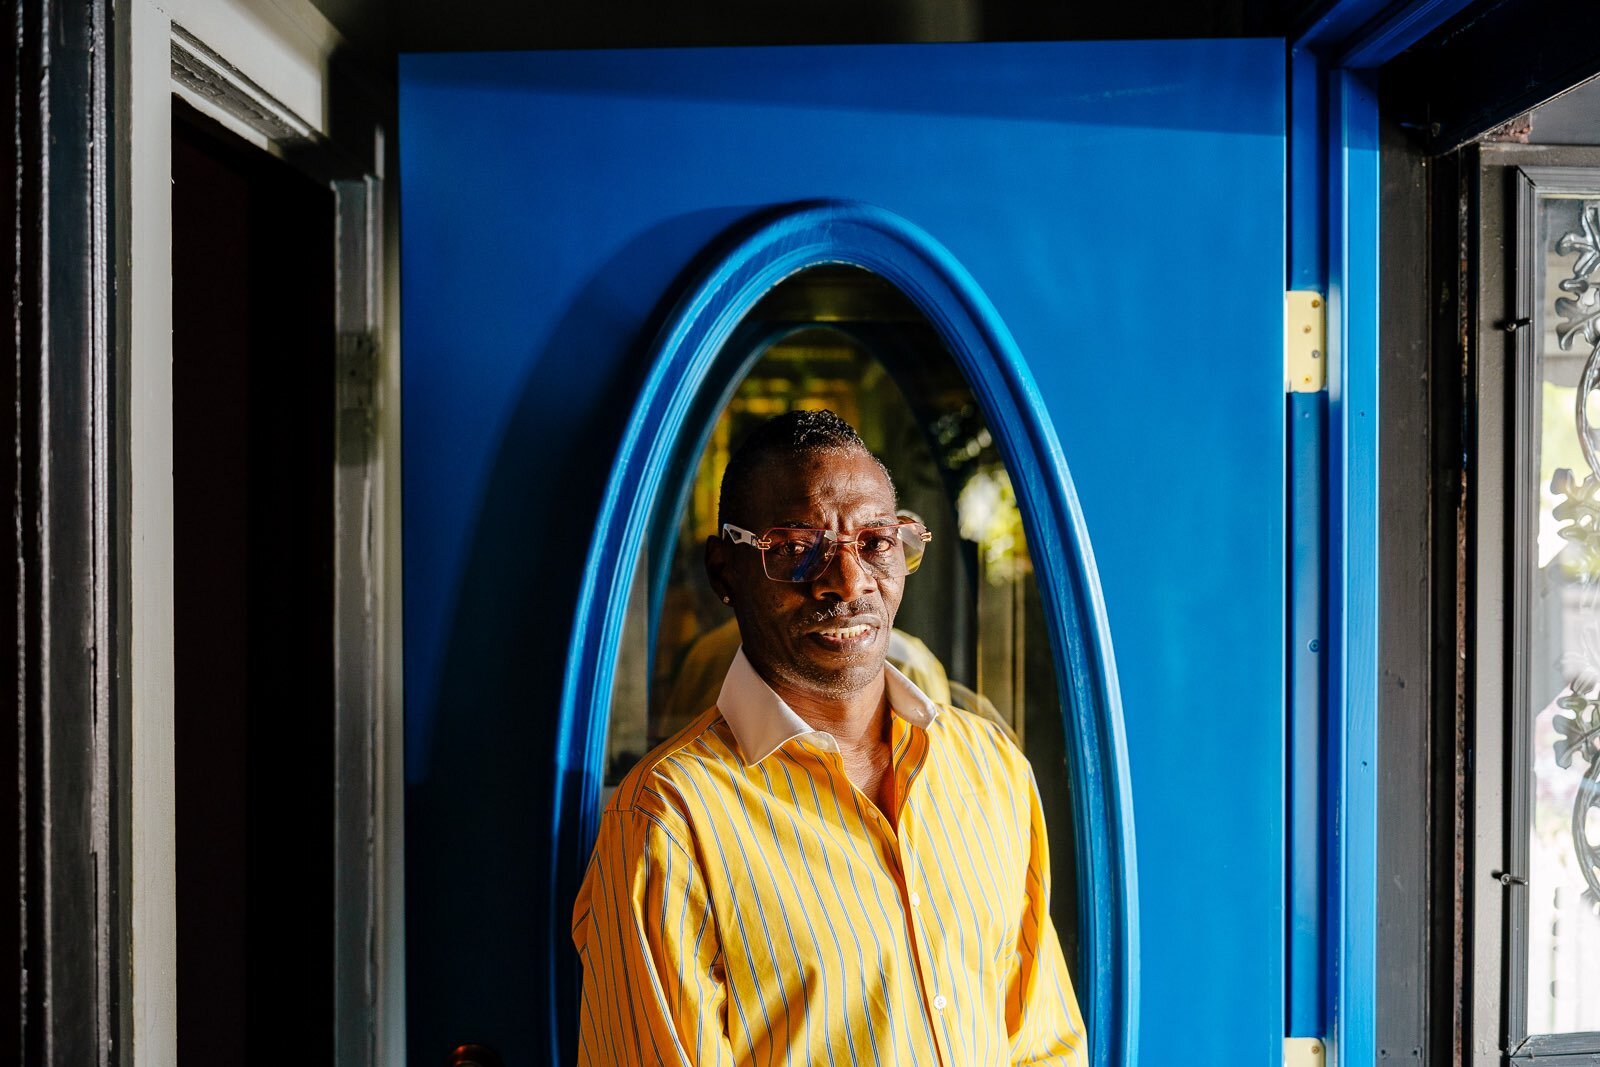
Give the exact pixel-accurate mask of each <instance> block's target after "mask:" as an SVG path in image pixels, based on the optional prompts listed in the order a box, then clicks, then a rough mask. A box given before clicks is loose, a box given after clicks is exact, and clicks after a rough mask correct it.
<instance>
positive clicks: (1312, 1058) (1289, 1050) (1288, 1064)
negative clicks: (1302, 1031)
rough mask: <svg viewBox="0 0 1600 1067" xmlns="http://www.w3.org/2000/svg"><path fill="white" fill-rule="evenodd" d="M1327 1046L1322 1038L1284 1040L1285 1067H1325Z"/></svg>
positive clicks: (1290, 1038)
mask: <svg viewBox="0 0 1600 1067" xmlns="http://www.w3.org/2000/svg"><path fill="white" fill-rule="evenodd" d="M1326 1057H1327V1046H1326V1045H1325V1044H1324V1043H1323V1040H1322V1038H1320V1037H1286V1038H1284V1039H1283V1067H1323V1063H1324V1062H1325V1060H1326Z"/></svg>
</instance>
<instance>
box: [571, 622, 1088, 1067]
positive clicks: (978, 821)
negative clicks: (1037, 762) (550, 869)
mask: <svg viewBox="0 0 1600 1067" xmlns="http://www.w3.org/2000/svg"><path fill="white" fill-rule="evenodd" d="M885 676H886V689H887V691H888V698H889V703H890V707H891V710H892V711H893V715H892V716H891V736H890V744H891V753H892V759H893V770H892V773H893V776H894V798H895V799H894V803H893V807H894V808H895V814H896V818H895V820H894V821H893V823H892V824H891V822H890V820H889V819H887V818H885V817H884V816H883V814H882V813H880V812H879V811H878V809H877V807H876V806H875V805H874V804H873V803H872V802H871V801H870V800H868V799H867V798H866V797H865V796H863V795H862V794H861V792H860V791H859V790H857V789H856V788H855V786H854V785H853V784H852V783H851V782H850V779H849V778H848V777H847V776H846V774H845V771H844V765H843V763H842V761H841V759H840V756H839V751H838V745H837V743H836V742H835V741H834V739H833V737H832V736H831V735H829V734H826V733H822V732H819V731H813V730H811V729H810V728H809V727H808V726H806V725H805V723H804V722H803V721H802V720H800V719H799V717H798V716H797V715H795V713H794V712H793V711H792V710H790V709H789V707H788V706H787V705H786V704H784V703H783V701H782V700H781V699H779V698H778V696H777V694H776V693H773V692H772V690H771V689H770V688H769V687H767V686H766V684H765V683H764V682H762V681H761V679H760V677H759V675H757V674H756V673H755V671H754V669H753V668H751V667H750V665H749V663H748V661H746V660H745V658H744V654H743V652H741V653H740V654H739V655H738V656H737V657H736V658H735V660H734V664H733V666H732V667H731V668H730V669H729V671H728V679H727V681H726V682H725V683H724V686H723V691H722V696H721V698H720V699H719V701H718V706H717V707H714V708H712V709H710V710H709V711H707V712H705V713H704V714H702V715H701V716H699V718H697V719H696V720H695V721H694V722H692V723H690V724H689V726H688V727H686V728H685V729H684V730H683V731H682V732H681V733H679V734H678V735H677V736H676V737H674V738H672V739H671V740H669V741H667V742H666V743H665V744H663V745H662V746H661V747H660V748H658V749H656V750H655V751H654V752H652V753H651V754H650V755H649V756H647V757H646V758H645V759H644V761H643V762H641V763H640V764H639V766H637V767H635V768H634V769H633V771H632V772H630V773H629V774H628V776H627V777H626V778H625V779H624V780H623V782H622V784H621V785H620V786H619V787H618V788H617V790H616V792H615V793H614V794H613V795H612V798H611V801H610V803H609V804H608V805H607V806H606V809H605V811H604V813H603V814H602V815H601V820H600V836H599V840H598V841H597V842H596V844H595V851H594V856H593V858H592V859H591V860H590V864H589V870H588V873H587V874H586V876H585V878H584V883H583V888H582V890H581V891H580V892H579V895H578V900H577V904H576V906H575V908H574V910H573V924H572V938H573V942H574V943H575V944H576V946H577V949H578V953H579V955H580V957H581V958H582V960H583V967H584V984H583V1003H582V1009H581V1011H582V1014H581V1017H580V1021H579V1034H580V1039H579V1041H580V1043H579V1054H578V1062H579V1063H580V1064H607V1065H616V1067H624V1065H633V1064H672V1065H679V1064H683V1065H688V1064H694V1065H701V1064H705V1065H709V1064H719V1065H721V1064H729V1065H741V1067H742V1065H746V1064H748V1065H760V1067H768V1065H773V1064H850V1065H853V1067H867V1065H871V1067H909V1065H914V1064H926V1065H928V1067H989V1065H997V1064H1072V1065H1075V1067H1083V1065H1087V1063H1088V1043H1087V1041H1086V1039H1085V1036H1084V1027H1083V1020H1082V1017H1081V1016H1080V1014H1079V1011H1078V1006H1077V1001H1076V999H1075V997H1074V995H1073V991H1072V986H1071V982H1070V979H1069V978H1068V975H1067V970H1066V965H1065V962H1064V960H1063V959H1062V954H1061V946H1060V943H1059V941H1058V940H1057V939H1056V932H1055V928H1054V926H1053V925H1052V923H1051V921H1050V912H1049V893H1050V888H1049V872H1050V862H1049V856H1048V852H1047V843H1046V838H1045V828H1044V819H1043V814H1042V812H1041V809H1040V804H1039V792H1038V788H1037V786H1036V785H1035V783H1034V780H1033V773H1032V770H1031V769H1030V768H1029V766H1028V762H1027V760H1026V759H1025V758H1024V757H1023V755H1022V753H1021V752H1019V751H1018V750H1017V748H1016V746H1015V745H1013V744H1012V743H1011V742H1010V741H1009V740H1008V739H1006V738H1005V737H1004V736H1003V734H1002V733H1001V731H1000V730H999V729H998V728H997V727H995V726H994V725H993V724H991V723H988V722H985V721H984V720H982V719H979V718H978V717H976V716H973V715H969V714H967V713H965V712H961V711H958V710H956V709H952V708H938V707H936V706H935V705H933V704H932V702H930V701H929V700H928V699H927V698H926V697H925V696H924V695H923V694H922V693H921V691H920V690H918V689H917V688H916V687H915V686H914V685H912V684H911V683H910V682H909V681H907V680H906V679H905V677H904V676H903V675H901V674H900V673H899V672H898V671H895V670H894V668H893V667H886V669H885Z"/></svg>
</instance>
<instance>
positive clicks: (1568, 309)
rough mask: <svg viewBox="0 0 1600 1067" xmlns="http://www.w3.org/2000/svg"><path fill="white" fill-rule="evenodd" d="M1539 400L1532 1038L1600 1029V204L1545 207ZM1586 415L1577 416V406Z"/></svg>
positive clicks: (1531, 669)
mask: <svg viewBox="0 0 1600 1067" xmlns="http://www.w3.org/2000/svg"><path fill="white" fill-rule="evenodd" d="M1537 223H1538V236H1539V241H1540V244H1539V247H1540V248H1542V249H1543V250H1544V254H1543V255H1542V256H1541V257H1540V261H1539V262H1538V263H1537V265H1536V267H1537V271H1536V273H1537V277H1538V285H1537V287H1536V289H1535V293H1536V294H1538V297H1539V300H1538V302H1539V309H1538V316H1537V318H1536V321H1537V322H1538V324H1539V326H1540V329H1539V330H1538V331H1537V333H1536V338H1537V340H1536V343H1535V348H1536V351H1535V357H1536V378H1535V380H1534V381H1535V389H1536V392H1535V394H1534V396H1533V397H1532V405H1533V408H1534V411H1533V420H1532V423H1531V426H1530V429H1531V431H1532V433H1530V434H1529V435H1528V436H1529V437H1533V436H1534V435H1537V436H1536V439H1534V440H1532V441H1529V442H1527V443H1528V444H1530V445H1531V446H1532V447H1531V448H1530V449H1529V451H1528V455H1529V469H1528V470H1526V471H1525V482H1524V484H1531V486H1532V487H1533V490H1534V492H1535V493H1537V499H1535V500H1531V501H1525V502H1523V503H1522V505H1521V506H1523V507H1526V508H1528V509H1529V512H1531V513H1532V515H1533V516H1534V525H1533V528H1532V530H1531V531H1530V532H1531V535H1532V537H1531V540H1532V542H1533V543H1532V545H1528V546H1524V547H1523V550H1522V552H1521V555H1522V557H1523V558H1524V559H1525V560H1526V561H1527V562H1526V564H1525V566H1526V567H1527V568H1528V590H1529V593H1528V600H1529V603H1528V611H1527V618H1528V624H1527V632H1528V654H1527V656H1526V658H1525V662H1524V663H1523V664H1521V665H1519V669H1520V670H1521V671H1522V672H1523V683H1524V685H1525V691H1526V694H1527V696H1526V699H1527V701H1528V703H1527V709H1528V712H1529V715H1528V719H1529V721H1530V723H1531V728H1532V736H1531V737H1530V738H1528V751H1529V752H1530V753H1531V756H1532V762H1533V766H1532V771H1533V774H1532V796H1531V798H1530V824H1529V827H1528V829H1529V847H1528V862H1529V872H1528V919H1529V922H1528V957H1527V966H1528V1032H1529V1033H1534V1034H1538V1033H1570V1032H1574V1031H1594V1030H1600V791H1597V789H1596V783H1597V779H1600V610H1597V608H1600V601H1597V594H1600V525H1597V521H1596V520H1597V517H1600V499H1597V497H1600V477H1597V474H1596V467H1595V463H1596V456H1595V452H1594V444H1595V443H1596V441H1595V435H1594V433H1593V430H1592V427H1594V426H1596V425H1597V424H1600V402H1597V400H1596V397H1595V396H1594V393H1593V390H1594V386H1595V385H1596V380H1595V377H1596V375H1597V373H1600V330H1597V327H1596V321H1597V318H1600V290H1597V289H1596V288H1595V283H1596V282H1600V277H1596V276H1595V272H1596V269H1597V267H1600V248H1597V247H1596V236H1597V234H1600V200H1596V199H1588V200H1585V199H1580V198H1575V197H1571V196H1559V195H1543V196H1541V197H1540V199H1539V200H1538V203H1537ZM1580 405H1581V406H1580Z"/></svg>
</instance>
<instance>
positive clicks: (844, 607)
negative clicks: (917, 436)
mask: <svg viewBox="0 0 1600 1067" xmlns="http://www.w3.org/2000/svg"><path fill="white" fill-rule="evenodd" d="M895 521H896V517H895V493H894V484H893V483H892V482H891V481H890V480H889V472H888V471H887V470H886V469H885V468H884V466H883V464H882V463H881V462H880V461H879V460H878V458H877V457H876V456H874V455H873V454H872V453H871V452H870V451H869V450H868V449H867V446H866V445H865V444H864V443H862V440H861V437H860V436H859V435H858V434H857V433H856V431H855V430H854V429H852V428H851V426H850V424H849V423H847V422H845V421H844V420H843V419H841V418H839V416H837V415H835V414H834V413H833V412H831V411H790V412H787V413H785V414H783V415H779V416H777V417H776V418H773V419H771V420H769V421H768V422H766V423H764V424H763V425H762V426H760V427H759V428H757V430H756V431H755V432H754V433H753V434H751V435H750V437H749V438H748V439H747V440H746V441H745V442H744V444H743V445H741V446H740V447H739V449H738V450H737V451H736V452H735V453H734V455H733V456H732V457H731V458H730V459H729V461H728V467H727V470H726V471H725V472H724V473H723V476H722V500H721V504H720V506H719V507H718V509H717V523H718V528H719V530H720V528H721V527H722V525H723V524H725V523H731V524H733V525H734V526H737V527H740V528H742V529H745V530H749V531H751V532H752V533H754V534H755V535H757V536H758V537H759V536H760V535H762V534H763V533H765V532H766V531H767V530H770V529H773V528H776V527H810V528H816V529H820V530H827V531H830V532H832V533H835V534H840V533H844V534H848V533H854V532H856V531H858V530H862V529H865V528H868V527H873V526H884V525H889V524H892V523H894V522H895ZM706 572H707V574H708V575H709V576H710V579H711V584H712V587H713V588H714V589H715V590H716V592H717V594H718V595H719V596H724V597H727V598H729V601H730V603H731V604H732V606H733V610H734V614H735V615H737V616H738V619H739V633H740V638H741V640H742V641H743V643H744V651H745V655H746V657H747V658H749V660H750V662H751V664H752V665H754V666H755V668H756V670H757V671H759V672H760V673H761V674H762V675H763V676H765V677H766V678H767V679H768V680H769V681H773V682H774V683H775V684H776V685H777V686H778V688H780V689H789V690H792V691H795V692H799V693H804V694H807V695H808V696H811V697H813V698H819V699H824V700H826V699H832V698H839V697H844V696H848V695H850V694H852V693H856V692H858V691H860V690H861V689H863V688H864V687H866V686H867V685H870V684H871V683H872V682H873V681H874V680H875V679H877V678H879V677H881V676H882V673H883V657H884V653H885V652H886V651H887V650H888V647H889V630H890V627H891V626H892V625H893V624H894V616H895V612H896V611H897V610H898V609H899V607H900V597H901V593H902V592H903V590H904V582H905V579H904V578H903V577H896V578H886V577H881V576H878V575H876V574H874V572H873V571H871V570H869V569H868V568H867V567H866V566H865V565H863V563H862V561H861V560H860V558H859V557H858V555H857V553H856V552H855V551H853V550H851V549H848V548H844V549H840V550H839V551H837V552H836V553H835V555H834V558H833V561H832V563H830V564H829V565H828V567H827V569H826V570H824V571H823V572H822V573H821V574H820V575H819V576H818V577H816V578H815V579H813V580H812V581H809V582H787V581H774V580H773V579H771V578H768V577H767V573H766V570H765V568H764V566H763V561H762V553H761V551H760V550H758V549H757V548H755V547H753V546H750V545H741V544H735V543H733V542H732V541H729V540H727V539H724V538H721V537H713V538H711V539H710V540H709V541H708V542H707V544H706Z"/></svg>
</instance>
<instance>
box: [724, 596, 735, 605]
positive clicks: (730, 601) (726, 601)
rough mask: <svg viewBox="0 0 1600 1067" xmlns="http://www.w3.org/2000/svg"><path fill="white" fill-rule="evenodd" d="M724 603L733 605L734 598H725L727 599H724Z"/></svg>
mask: <svg viewBox="0 0 1600 1067" xmlns="http://www.w3.org/2000/svg"><path fill="white" fill-rule="evenodd" d="M722 602H723V603H724V604H732V603H733V597H731V596H725V597H723V598H722Z"/></svg>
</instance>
